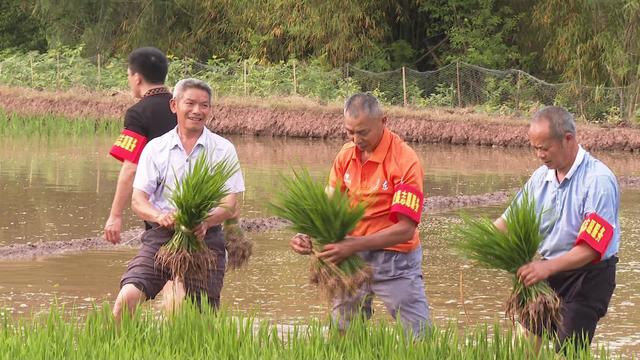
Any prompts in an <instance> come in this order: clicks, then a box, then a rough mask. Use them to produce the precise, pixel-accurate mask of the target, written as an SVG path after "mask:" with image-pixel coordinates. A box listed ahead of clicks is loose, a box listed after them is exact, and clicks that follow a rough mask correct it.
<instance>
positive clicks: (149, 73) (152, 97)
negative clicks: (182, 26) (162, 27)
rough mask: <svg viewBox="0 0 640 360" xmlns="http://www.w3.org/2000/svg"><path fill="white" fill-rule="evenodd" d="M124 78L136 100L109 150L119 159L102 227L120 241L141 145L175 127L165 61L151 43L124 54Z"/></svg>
mask: <svg viewBox="0 0 640 360" xmlns="http://www.w3.org/2000/svg"><path fill="white" fill-rule="evenodd" d="M128 64H129V65H128V68H127V80H128V82H129V88H130V89H131V93H132V95H133V97H135V98H137V99H140V101H138V103H136V104H135V105H133V106H131V107H130V108H129V109H127V112H126V114H125V116H124V129H123V130H122V133H121V134H120V136H119V137H118V139H117V140H116V142H115V143H114V144H113V147H112V148H111V151H110V152H109V153H110V154H111V155H112V156H113V157H115V158H116V159H118V160H120V161H122V168H121V169H120V175H119V176H118V183H117V186H116V193H115V195H114V197H113V203H112V204H111V212H110V213H109V219H108V220H107V223H106V225H105V227H104V231H105V238H106V239H107V241H109V242H111V243H114V244H117V243H119V242H120V240H121V238H120V233H121V231H122V212H123V210H124V208H125V206H126V204H128V203H129V202H130V201H131V194H132V191H133V178H134V176H135V173H136V168H137V164H138V159H139V158H140V154H141V153H142V149H143V148H144V146H145V145H146V143H147V142H149V141H150V140H151V139H153V138H156V137H159V136H160V135H163V134H165V133H166V132H168V131H169V130H171V129H173V128H175V127H176V124H177V122H176V115H175V114H174V113H172V112H171V109H170V108H169V100H171V97H172V95H171V92H170V91H169V90H168V89H167V88H166V87H165V86H164V81H165V78H166V77H167V72H168V70H169V62H168V61H167V57H166V56H165V55H164V54H163V53H162V51H160V50H158V49H156V48H154V47H144V48H139V49H136V50H134V51H133V52H131V54H129V58H128Z"/></svg>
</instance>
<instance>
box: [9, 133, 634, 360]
mask: <svg viewBox="0 0 640 360" xmlns="http://www.w3.org/2000/svg"><path fill="white" fill-rule="evenodd" d="M111 140H112V139H110V138H86V139H64V140H63V139H56V140H49V141H33V140H24V139H13V140H12V139H3V142H2V144H1V145H0V194H1V198H2V199H1V201H0V245H7V244H12V243H26V242H34V241H40V240H43V241H49V240H65V239H75V238H83V237H89V236H94V235H96V234H98V233H99V232H100V229H101V227H102V226H103V222H104V220H105V218H106V215H107V213H108V209H109V206H110V202H111V199H112V196H113V191H114V186H115V185H114V184H115V180H116V178H117V172H118V163H117V162H115V161H114V160H112V159H110V158H109V157H108V156H105V155H104V154H105V153H106V151H107V150H108V147H109V145H110V142H111ZM232 141H233V142H234V143H235V144H236V146H237V149H238V153H239V156H240V159H241V162H242V165H243V170H244V172H245V179H246V183H247V192H246V195H245V197H244V215H245V216H246V217H261V216H266V215H267V214H268V212H267V211H266V207H265V203H266V201H267V200H268V199H269V198H270V196H271V194H272V193H273V191H274V189H276V188H277V183H278V179H277V173H278V172H282V171H287V169H288V168H289V167H290V166H292V165H293V166H296V165H300V164H304V165H305V166H307V167H309V169H310V170H311V172H312V173H313V174H314V175H317V176H318V177H323V176H326V173H327V169H328V168H329V166H330V164H331V160H332V158H333V156H334V155H335V153H336V151H337V150H338V149H339V147H340V143H339V142H337V141H319V140H300V139H297V140H294V139H283V138H279V139H271V138H252V137H234V138H232ZM414 148H415V149H416V150H417V152H418V154H419V155H420V158H421V160H422V162H423V164H424V167H425V169H426V174H427V175H426V178H425V189H426V191H427V193H428V195H431V196H436V195H443V196H450V195H454V194H482V193H486V192H490V191H497V190H509V189H512V188H514V187H516V186H518V185H519V184H521V183H522V182H523V181H524V180H525V179H526V178H527V177H528V175H529V174H530V172H531V171H532V170H533V169H534V168H535V167H536V166H537V162H536V160H535V159H534V158H533V156H532V154H531V152H530V151H528V150H522V149H502V148H480V147H451V146H436V145H417V146H414ZM598 156H599V157H600V158H601V159H603V160H604V161H605V162H606V163H607V164H609V165H610V167H612V168H613V170H614V171H615V172H616V173H618V174H619V175H632V176H638V175H640V162H639V161H638V159H636V157H635V156H633V155H631V154H628V153H619V154H616V153H603V154H598ZM639 201H640V191H636V190H625V191H624V192H623V204H622V213H621V221H622V226H623V230H624V237H623V241H624V242H623V245H622V247H621V251H620V257H621V259H622V260H621V263H620V264H619V271H618V288H617V289H616V293H615V295H614V298H613V300H612V305H611V307H610V309H609V310H610V312H609V314H608V315H607V317H606V318H605V319H604V320H603V321H602V322H601V325H600V327H599V332H598V335H597V341H598V342H600V343H603V344H607V345H608V346H609V347H610V348H612V349H614V350H615V351H616V352H618V353H626V354H629V353H633V352H638V353H640V336H639V335H638V334H640V313H638V312H637V311H634V309H635V308H636V305H637V304H638V303H640V276H638V275H640V270H638V269H640V266H639V265H640V262H638V261H636V259H638V258H640V243H639V240H638V233H639V232H640V220H638V219H640V205H638V204H639ZM501 211H502V206H500V207H489V208H478V209H473V210H470V212H472V213H476V214H485V215H488V216H490V217H494V216H497V215H498V214H500V212H501ZM456 221H457V216H456V213H455V212H451V213H440V214H436V215H432V216H427V218H426V220H425V221H424V223H423V224H422V225H421V233H422V239H423V244H424V248H425V261H424V273H425V283H426V286H427V293H428V295H429V297H430V304H431V306H432V316H433V318H434V321H435V322H436V323H439V324H445V323H446V322H448V321H450V320H452V319H456V320H457V321H458V323H459V324H460V325H461V326H464V325H468V324H476V323H478V322H487V321H489V322H492V321H494V320H499V319H500V318H501V314H502V310H503V308H502V303H503V299H504V298H505V297H506V294H507V292H508V289H509V286H510V284H509V279H508V278H505V277H504V276H503V275H502V274H500V273H497V272H492V271H487V270H479V269H477V268H474V267H469V264H467V263H465V262H464V261H461V260H460V259H459V258H458V257H457V256H456V255H455V254H454V253H453V252H452V251H451V250H450V245H451V242H452V241H455V239H452V238H451V237H450V236H449V235H448V233H449V231H448V229H449V228H450V226H451V225H452V224H453V223H455V222H456ZM137 224H138V222H137V221H136V219H135V218H133V217H132V216H131V215H130V214H129V215H127V220H126V225H127V226H128V227H132V226H137ZM251 235H252V236H253V238H254V240H255V243H256V244H255V249H254V254H255V255H254V258H253V259H252V263H251V265H250V266H249V268H247V269H246V270H243V271H240V272H237V273H232V274H229V275H228V276H227V277H226V279H225V288H224V292H223V303H225V304H226V305H228V306H231V307H233V308H237V309H240V310H244V311H255V313H256V314H257V315H258V316H260V317H267V318H273V319H279V320H283V321H291V322H293V321H296V320H302V319H308V318H309V317H310V316H320V317H323V316H326V315H327V308H326V306H325V305H324V304H323V303H322V302H321V301H320V300H319V299H318V298H317V293H316V292H315V291H314V289H313V287H311V286H309V285H307V279H306V269H307V260H306V259H305V258H304V257H300V256H296V255H294V254H292V253H291V252H290V251H288V248H287V242H286V239H288V238H289V237H290V235H291V234H290V232H288V231H287V230H277V231H269V232H263V233H252V234H251ZM134 253H135V250H118V251H95V252H89V253H83V254H73V255H66V256H58V257H48V258H42V259H36V260H31V261H6V262H0V274H2V275H1V276H0V304H3V306H4V308H5V309H6V310H7V311H9V312H12V313H14V314H32V313H37V312H39V311H46V309H48V308H49V306H50V304H51V303H52V302H54V301H57V302H58V303H61V304H74V305H75V306H77V307H81V308H82V307H88V306H90V304H91V303H92V302H94V301H97V302H100V301H103V300H110V299H112V298H113V296H114V295H115V292H117V289H118V281H119V277H120V275H121V274H122V272H123V270H124V268H125V266H126V262H127V261H128V259H130V258H131V257H132V256H133V254H134ZM461 274H462V277H461ZM461 278H462V291H461V288H460V283H461ZM461 299H463V300H464V307H463V306H462V305H461V304H462V300H461ZM377 309H378V310H379V311H378V315H377V317H379V318H383V317H384V315H383V314H384V310H383V308H382V307H381V306H380V305H379V304H378V307H377Z"/></svg>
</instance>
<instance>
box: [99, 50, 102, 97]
mask: <svg viewBox="0 0 640 360" xmlns="http://www.w3.org/2000/svg"><path fill="white" fill-rule="evenodd" d="M101 67H102V64H101V59H100V54H98V90H99V89H100V81H102V75H101V74H100V68H101Z"/></svg>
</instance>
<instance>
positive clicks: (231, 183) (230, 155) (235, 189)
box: [225, 146, 245, 194]
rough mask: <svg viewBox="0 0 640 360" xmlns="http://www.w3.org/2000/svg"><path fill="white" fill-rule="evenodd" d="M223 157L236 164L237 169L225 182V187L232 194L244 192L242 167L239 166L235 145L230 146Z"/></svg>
mask: <svg viewBox="0 0 640 360" xmlns="http://www.w3.org/2000/svg"><path fill="white" fill-rule="evenodd" d="M225 158H226V159H227V160H228V161H230V162H232V163H236V164H238V171H237V172H236V173H235V174H233V176H231V178H229V180H227V182H226V183H225V184H226V185H227V189H228V190H229V192H230V193H232V194H235V193H241V192H244V190H245V187H244V177H243V176H242V169H241V168H240V161H239V160H238V154H237V153H236V149H235V147H233V146H230V147H229V148H228V149H227V151H226V154H225Z"/></svg>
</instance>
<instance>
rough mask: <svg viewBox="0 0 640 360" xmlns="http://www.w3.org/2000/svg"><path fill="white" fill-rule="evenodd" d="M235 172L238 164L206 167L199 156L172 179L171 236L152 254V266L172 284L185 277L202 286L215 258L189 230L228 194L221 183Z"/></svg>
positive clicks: (223, 162) (214, 263)
mask: <svg viewBox="0 0 640 360" xmlns="http://www.w3.org/2000/svg"><path fill="white" fill-rule="evenodd" d="M237 171H238V164H237V163H236V162H231V161H228V160H226V159H225V160H222V161H220V162H217V163H215V164H214V165H210V164H209V163H208V162H207V156H206V154H205V152H202V153H201V154H200V156H198V158H197V159H196V161H195V163H194V165H193V167H192V168H191V169H190V170H187V171H186V172H185V174H184V176H183V178H182V180H179V179H177V178H176V185H175V188H174V189H173V193H172V195H171V198H170V202H171V204H172V205H173V206H174V207H175V209H176V214H175V227H174V229H175V232H174V234H173V237H172V238H171V240H169V242H167V243H166V244H164V245H163V246H162V247H161V248H160V250H159V251H158V253H157V254H156V263H157V264H159V265H160V266H162V267H164V268H166V269H168V270H169V271H170V273H171V276H172V278H173V279H174V280H175V281H183V280H184V279H185V277H186V276H188V278H189V279H190V280H192V281H193V282H195V283H197V284H206V281H207V278H208V272H209V270H210V269H213V268H215V266H216V258H217V254H216V253H215V252H214V251H212V250H211V249H209V248H208V247H207V245H206V244H205V243H204V241H200V240H198V239H197V238H196V236H195V235H194V234H193V229H194V228H195V227H196V226H198V224H200V223H202V222H203V221H204V220H205V219H206V217H207V215H208V213H209V211H210V210H211V209H213V208H215V207H217V206H219V205H220V201H221V200H222V199H223V198H224V197H225V196H227V195H228V194H229V191H228V189H227V187H226V185H225V183H226V182H227V180H229V178H231V176H233V174H235V173H236V172H237Z"/></svg>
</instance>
